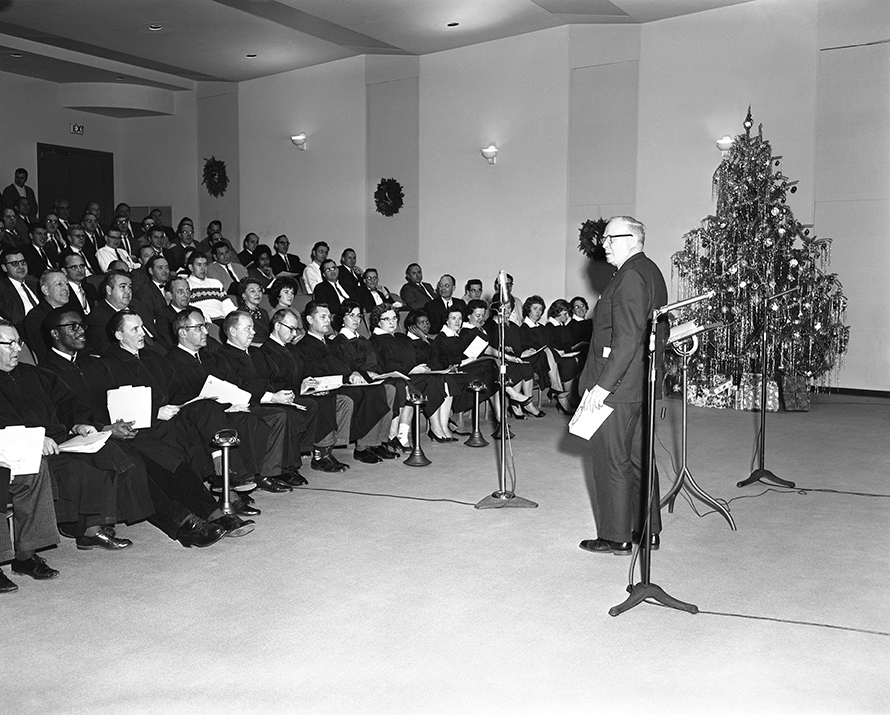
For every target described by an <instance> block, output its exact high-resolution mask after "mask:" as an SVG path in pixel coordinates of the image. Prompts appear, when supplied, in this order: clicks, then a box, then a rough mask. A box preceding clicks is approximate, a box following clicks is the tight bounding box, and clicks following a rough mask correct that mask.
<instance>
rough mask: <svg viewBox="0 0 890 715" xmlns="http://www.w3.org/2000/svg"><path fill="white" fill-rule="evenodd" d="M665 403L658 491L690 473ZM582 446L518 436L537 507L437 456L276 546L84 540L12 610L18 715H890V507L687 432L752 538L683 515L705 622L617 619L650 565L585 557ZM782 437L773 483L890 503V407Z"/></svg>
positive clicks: (315, 499)
mask: <svg viewBox="0 0 890 715" xmlns="http://www.w3.org/2000/svg"><path fill="white" fill-rule="evenodd" d="M666 405H667V419H665V420H664V421H659V423H658V434H659V437H660V441H661V442H662V443H663V446H661V445H659V446H658V461H659V468H660V471H661V473H662V475H670V474H671V473H672V472H671V467H670V464H671V457H670V455H669V453H668V451H667V450H670V452H671V453H673V454H674V457H675V458H676V455H678V453H679V450H678V433H679V427H678V424H677V422H678V420H677V417H678V415H679V410H680V404H679V402H678V401H676V400H669V401H667V403H666ZM544 407H545V409H547V405H546V404H545V405H544ZM566 423H567V418H565V417H562V416H559V415H557V414H556V413H555V411H553V410H552V409H551V410H549V413H548V415H547V417H546V418H545V419H541V420H527V421H524V422H518V423H514V424H513V429H514V431H515V432H516V434H517V438H516V439H515V440H514V441H513V443H512V447H513V455H514V459H515V464H516V472H517V486H516V491H517V493H518V494H519V495H521V496H523V497H527V498H529V499H532V500H534V501H536V502H538V503H539V504H540V506H539V508H537V509H498V510H486V511H481V510H477V509H474V508H473V506H472V505H473V504H474V503H475V502H477V501H478V500H479V499H481V498H482V497H483V496H485V495H486V494H488V493H490V492H491V491H493V490H494V489H495V487H496V486H497V462H496V451H495V449H496V448H495V446H494V443H492V445H491V446H489V447H488V448H485V449H469V448H467V447H464V446H463V445H461V444H455V445H438V444H430V443H429V441H428V440H426V439H424V441H423V447H424V450H425V451H426V454H427V456H428V457H429V458H430V459H432V460H433V464H432V465H431V466H429V467H426V468H423V469H411V468H408V467H406V466H403V465H402V464H400V463H399V462H395V463H387V464H383V465H373V466H366V465H357V464H354V463H353V464H354V466H353V469H352V470H351V471H349V472H347V473H346V474H345V475H336V476H321V475H318V474H317V473H314V472H310V471H309V470H308V469H307V470H306V475H307V476H308V477H309V479H310V482H311V485H310V487H311V488H310V489H302V490H299V491H298V492H297V493H294V494H284V495H270V494H263V493H260V494H259V495H258V496H257V505H258V506H259V507H261V508H262V509H263V514H262V516H260V517H257V521H258V527H257V529H256V531H255V532H254V533H253V534H250V535H249V536H246V537H244V538H241V539H224V540H223V542H220V543H219V544H217V545H215V546H213V547H211V548H209V549H202V550H198V549H189V550H186V549H183V548H181V547H180V546H179V545H178V544H176V543H174V542H171V541H170V540H168V539H167V538H166V537H165V536H163V535H162V534H161V533H160V532H158V531H156V530H155V529H153V528H152V527H150V526H149V525H147V524H139V525H136V526H134V527H129V528H128V527H124V528H121V529H119V532H120V533H121V534H122V535H124V536H127V537H128V538H132V539H133V541H134V542H135V543H134V546H133V547H132V548H130V549H128V550H126V551H124V552H121V553H105V552H102V553H100V552H98V551H90V552H78V551H76V550H75V548H74V544H73V543H72V542H71V541H68V540H66V541H65V542H64V543H63V544H62V545H61V546H60V547H59V548H58V549H55V550H52V551H48V552H46V553H45V554H44V556H46V558H47V560H48V562H49V563H50V565H51V566H53V567H55V568H58V569H59V570H60V571H61V572H62V575H61V576H60V578H58V579H56V580H55V581H52V582H36V581H33V580H31V579H26V578H22V577H18V576H13V578H14V580H15V581H16V582H17V583H18V584H19V591H18V592H17V593H15V594H10V595H4V596H0V613H2V614H3V622H4V636H3V640H4V643H5V646H4V648H3V650H4V658H3V664H2V667H0V678H2V681H0V682H2V687H0V711H2V712H4V713H10V714H13V713H14V714H16V715H17V714H19V713H41V714H46V713H95V712H102V711H107V712H112V711H113V712H115V713H118V714H129V713H155V712H157V713H211V712H232V713H279V712H280V713H290V712H299V713H313V714H314V713H337V714H349V713H399V714H401V713H412V714H413V713H417V714H425V713H443V714H445V713H447V714H463V713H486V714H489V713H498V714H499V713H556V714H562V713H590V712H604V713H610V712H619V708H630V707H632V708H633V709H634V711H639V712H643V711H645V710H651V711H658V712H672V713H673V712H683V713H686V712H708V713H714V712H717V713H724V712H767V713H773V712H781V713H800V712H826V713H829V712H830V713H839V712H888V711H890V684H888V676H887V673H888V672H890V609H888V608H887V605H888V595H890V589H888V587H887V578H888V565H890V564H888V556H887V525H888V516H890V499H887V498H879V497H869V496H854V495H851V494H836V493H825V492H813V491H810V492H803V491H799V490H784V489H782V490H778V489H768V488H767V487H766V486H765V485H761V484H755V485H753V486H750V487H746V488H744V489H738V488H737V487H736V482H737V481H739V480H741V479H744V478H745V477H747V476H748V474H749V473H750V471H751V459H752V448H753V444H754V440H755V437H756V430H757V416H756V414H755V413H747V412H736V411H731V410H727V411H723V410H704V409H695V408H691V409H690V427H689V430H690V453H689V463H690V468H691V470H692V473H693V475H694V477H695V479H696V481H697V482H698V483H699V484H700V485H701V486H702V487H703V488H704V489H705V490H706V491H708V492H709V493H711V494H712V495H713V496H715V497H719V498H722V499H730V498H733V499H734V501H732V503H731V505H730V508H731V509H732V515H733V517H734V519H735V521H736V524H737V526H738V531H735V532H733V531H731V530H730V529H729V526H728V524H727V522H726V521H725V520H724V519H723V518H722V517H721V516H719V515H718V514H710V515H706V516H704V517H702V518H699V516H698V515H696V513H694V512H693V510H692V508H691V507H690V505H689V504H688V503H687V502H686V501H685V500H684V499H682V498H681V499H678V501H677V504H676V509H675V511H674V513H673V514H669V513H668V512H667V510H665V512H664V521H665V530H664V533H663V535H662V539H663V541H662V548H661V550H660V551H658V552H656V553H655V554H654V555H653V560H652V581H653V582H655V583H657V584H659V585H660V586H662V587H663V588H664V589H665V590H666V591H667V592H668V593H670V594H671V595H673V596H675V597H677V598H679V599H681V600H685V601H689V602H692V603H695V604H697V605H698V607H699V608H700V609H701V610H702V613H700V614H698V615H690V614H687V613H681V612H678V611H674V610H669V609H665V608H661V607H657V606H654V605H648V604H643V605H641V606H639V607H638V608H635V609H633V610H632V611H630V612H628V613H625V614H623V615H621V616H619V617H617V618H613V617H610V616H609V615H608V609H609V608H610V607H611V606H613V605H616V604H617V603H619V602H621V601H622V600H623V599H624V597H625V596H626V592H625V587H626V585H627V582H628V568H629V566H630V563H631V559H629V558H626V557H624V558H622V557H615V556H612V555H605V556H601V555H593V554H589V553H586V552H584V551H582V550H580V549H579V548H578V542H579V541H580V540H581V539H583V538H590V537H593V536H595V527H594V524H593V520H592V517H591V510H590V502H589V497H588V491H587V487H586V475H587V469H588V468H586V460H585V459H584V452H585V448H586V443H584V442H582V441H581V440H579V439H577V438H575V437H572V436H570V435H568V434H567V432H566ZM767 427H768V436H767V449H766V455H767V466H768V467H769V468H770V469H771V470H772V471H773V472H775V473H776V474H777V475H778V476H781V477H783V478H786V479H791V480H793V481H795V482H797V485H798V487H810V488H821V489H836V490H846V491H853V492H869V493H874V494H888V493H890V483H888V482H890V480H888V474H890V450H888V447H887V435H888V434H890V400H880V399H867V398H853V397H847V396H838V395H821V396H819V397H818V398H817V400H816V402H815V403H814V405H813V409H812V410H811V411H810V412H809V413H777V414H770V415H769V416H768V422H767ZM340 458H341V459H343V460H344V461H349V462H351V461H352V460H351V455H350V456H346V454H341V455H340ZM662 479H663V482H662V488H663V489H666V488H667V485H668V484H669V480H668V478H667V477H666V476H663V477H662ZM742 497H744V498H742ZM695 505H696V508H697V509H698V510H699V512H703V511H705V509H706V508H705V507H704V505H702V504H701V503H700V502H695ZM4 570H5V572H6V573H7V575H10V572H9V569H8V567H5V568H4ZM730 613H732V614H738V615H740V616H750V617H751V618H741V617H733V616H729V615H723V614H730ZM770 619H773V620H770ZM795 621H796V622H795ZM808 624H813V625H808ZM815 624H820V625H815Z"/></svg>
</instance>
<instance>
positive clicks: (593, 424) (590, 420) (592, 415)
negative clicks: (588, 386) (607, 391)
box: [569, 390, 613, 439]
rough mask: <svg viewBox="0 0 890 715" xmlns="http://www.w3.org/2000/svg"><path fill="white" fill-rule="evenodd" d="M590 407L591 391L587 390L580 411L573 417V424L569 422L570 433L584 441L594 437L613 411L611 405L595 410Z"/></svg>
mask: <svg viewBox="0 0 890 715" xmlns="http://www.w3.org/2000/svg"><path fill="white" fill-rule="evenodd" d="M589 405H590V390H587V391H585V393H584V397H583V398H582V399H581V404H580V405H578V409H577V410H575V414H574V415H572V420H571V422H569V432H571V433H572V434H573V435H575V436H576V437H582V438H583V439H590V438H591V437H593V434H594V432H596V431H597V430H598V429H599V428H600V425H601V424H602V423H603V422H605V421H606V418H607V417H608V416H609V415H611V414H612V411H613V409H612V408H611V407H609V405H603V406H602V407H600V408H599V409H593V408H591V407H589Z"/></svg>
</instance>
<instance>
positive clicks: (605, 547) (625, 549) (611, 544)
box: [578, 539, 632, 556]
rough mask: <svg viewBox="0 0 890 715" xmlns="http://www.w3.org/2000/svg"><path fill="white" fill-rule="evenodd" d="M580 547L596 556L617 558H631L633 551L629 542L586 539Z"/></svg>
mask: <svg viewBox="0 0 890 715" xmlns="http://www.w3.org/2000/svg"><path fill="white" fill-rule="evenodd" d="M578 546H580V547H581V548H582V549H584V550H585V551H590V552H592V553H594V554H615V556H630V554H631V549H632V546H631V544H630V542H629V541H607V540H606V539H585V540H584V541H582V542H581V543H580V544H578Z"/></svg>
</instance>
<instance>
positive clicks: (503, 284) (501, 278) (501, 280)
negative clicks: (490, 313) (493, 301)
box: [498, 270, 507, 305]
mask: <svg viewBox="0 0 890 715" xmlns="http://www.w3.org/2000/svg"><path fill="white" fill-rule="evenodd" d="M498 285H499V286H500V289H501V305H503V304H504V303H506V302H507V273H506V271H503V270H501V271H498Z"/></svg>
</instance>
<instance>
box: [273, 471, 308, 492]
mask: <svg viewBox="0 0 890 715" xmlns="http://www.w3.org/2000/svg"><path fill="white" fill-rule="evenodd" d="M278 481H280V482H284V483H285V484H287V485H288V486H289V487H305V486H306V485H307V484H309V481H308V480H307V479H306V477H304V476H303V475H302V474H300V472H299V471H298V470H297V469H296V468H294V467H290V468H289V469H288V470H287V471H286V472H284V473H283V474H282V475H281V476H280V477H278Z"/></svg>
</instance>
